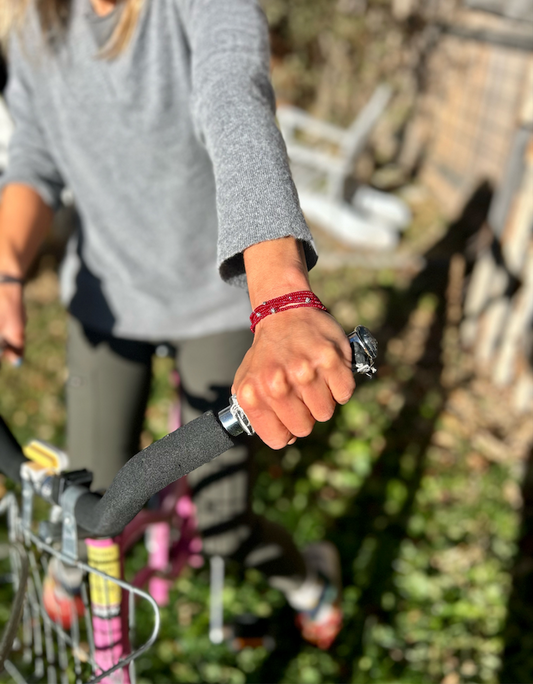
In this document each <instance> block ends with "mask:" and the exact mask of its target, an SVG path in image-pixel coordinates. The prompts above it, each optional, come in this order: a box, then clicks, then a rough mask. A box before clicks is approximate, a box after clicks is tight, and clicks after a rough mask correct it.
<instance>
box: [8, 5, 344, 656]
mask: <svg viewBox="0 0 533 684" xmlns="http://www.w3.org/2000/svg"><path fill="white" fill-rule="evenodd" d="M8 32H9V33H10V35H11V40H10V44H9V66H10V79H9V83H8V89H7V99H8V103H9V106H10V109H11V112H12V114H13V117H14V120H15V125H16V128H15V134H14V136H13V140H12V143H11V147H10V162H9V166H8V169H7V171H6V174H5V177H4V179H3V188H4V189H3V194H2V203H1V207H0V336H1V338H2V340H3V346H4V358H5V359H7V360H10V361H12V362H14V361H16V359H18V358H20V357H21V355H22V352H23V346H24V312H23V304H22V287H21V284H22V282H23V278H24V275H25V273H26V272H27V269H28V268H29V266H30V264H31V262H32V260H33V258H34V257H35V254H36V253H37V251H38V248H39V245H40V244H41V242H42V240H43V238H44V236H45V234H46V232H47V230H48V229H49V225H50V222H51V219H52V215H53V211H54V209H55V208H56V207H57V206H58V205H59V203H60V198H61V193H62V191H63V189H64V187H65V186H68V187H69V188H70V190H71V191H72V192H73V194H74V197H75V200H76V205H77V208H78V211H79V215H80V225H79V227H78V230H77V232H76V235H75V236H74V238H73V239H72V240H71V242H70V244H69V248H68V250H67V256H66V259H65V263H64V265H63V268H62V274H61V284H62V296H63V300H64V302H65V304H66V305H67V307H68V310H69V313H70V322H69V346H68V365H69V380H68V383H67V410H68V443H69V452H70V454H71V458H72V461H73V464H74V465H83V466H85V467H88V468H91V469H92V470H94V471H95V473H96V478H97V480H96V486H105V485H106V484H107V483H108V482H109V480H110V479H111V477H112V476H113V475H114V473H115V472H116V470H117V469H118V468H119V467H120V466H121V465H122V463H123V462H124V460H125V459H127V458H128V457H129V456H130V455H131V454H133V453H135V451H136V450H137V448H138V437H139V431H140V427H141V424H142V415H143V413H144V408H145V403H146V398H147V394H148V389H149V381H150V359H151V353H152V349H153V345H154V344H155V343H157V342H160V341H162V340H165V341H171V342H173V343H174V344H175V345H176V348H177V349H178V358H177V362H178V364H179V368H180V373H181V376H182V381H183V387H184V391H185V397H186V408H185V411H186V417H187V418H188V419H190V418H192V417H194V416H195V415H197V414H198V412H199V411H203V410H205V409H206V408H210V407H212V408H215V410H216V409H217V408H219V407H220V406H221V405H224V404H226V403H227V399H228V393H229V389H228V388H229V386H230V385H231V383H232V379H233V376H234V380H233V387H232V391H233V392H234V393H235V394H236V396H237V399H238V401H239V403H240V405H241V406H242V408H243V410H244V411H245V412H246V413H247V415H248V417H249V419H250V421H251V423H252V425H253V427H254V428H255V430H256V432H257V434H258V435H259V436H260V437H261V439H262V440H263V441H264V442H266V443H267V444H268V445H269V446H271V447H272V448H274V449H279V448H282V447H284V446H285V445H287V444H292V443H293V442H294V441H295V440H296V438H297V437H302V436H305V435H307V434H309V432H310V431H311V429H312V426H313V424H314V422H315V420H319V421H324V420H328V419H329V418H330V417H331V415H332V413H333V410H334V407H335V403H336V402H339V403H345V402H346V401H348V399H349V398H350V396H351V394H352V392H353V389H354V381H353V376H352V374H351V363H350V362H351V354H350V348H349V345H348V343H347V340H346V337H345V335H344V333H343V331H342V330H341V328H340V327H339V326H338V325H337V323H336V322H335V321H334V320H333V319H332V318H331V317H330V316H329V315H328V314H327V313H325V312H324V311H323V310H321V309H320V308H319V307H320V303H319V302H318V301H317V300H315V299H313V297H312V295H310V296H309V297H308V299H310V302H308V303H307V305H306V306H303V307H301V306H299V305H294V302H292V303H290V304H288V305H287V306H285V307H283V308H284V310H283V311H281V312H279V313H276V314H275V315H267V316H266V317H265V313H266V314H269V313H270V311H271V309H270V308H269V307H267V309H262V310H259V311H258V313H263V318H264V320H263V319H261V320H259V319H258V318H257V317H256V321H255V322H256V323H257V327H256V332H255V336H254V339H253V345H252V346H251V347H250V342H251V335H250V332H249V331H248V330H247V317H248V314H249V313H250V303H251V307H252V309H256V308H257V307H258V306H260V305H261V304H262V303H263V302H265V301H271V300H273V299H274V298H277V297H279V296H284V295H290V293H293V292H296V291H308V290H309V289H310V288H309V281H308V276H307V269H308V267H312V266H313V265H314V263H315V261H316V253H315V250H314V246H313V243H312V238H311V235H310V233H309V230H308V228H307V226H306V224H305V221H304V219H303V216H302V214H301V211H300V208H299V204H298V200H297V196H296V191H295V188H294V185H293V183H292V180H291V177H290V172H289V168H288V164H287V159H286V152H285V148H284V145H283V142H282V140H281V137H280V134H279V132H278V130H277V128H276V125H275V119H274V98H273V93H272V89H271V86H270V82H269V75H268V65H269V51H268V34H267V29H266V25H265V21H264V16H263V15H262V13H261V11H260V9H259V7H258V3H257V2H255V1H252V0H225V2H220V1H218V0H144V1H143V0H123V1H122V2H118V1H117V0H41V2H39V3H38V4H36V3H35V4H34V3H33V2H31V1H27V2H25V3H21V0H4V16H3V34H4V36H5V35H7V33H8ZM231 285H237V286H239V287H231ZM287 301H288V300H285V303H286V304H287ZM309 303H310V305H309ZM274 308H275V307H274V306H273V307H272V309H274ZM243 357H244V358H243ZM246 461H247V454H246V448H245V447H244V446H243V447H242V449H241V451H240V452H239V451H238V450H234V451H232V452H230V453H228V454H226V455H225V456H224V457H221V458H220V459H217V461H216V462H215V463H213V464H210V465H209V466H207V467H206V468H205V469H202V470H201V471H198V472H197V473H195V475H194V476H193V477H192V478H191V482H192V486H193V490H194V492H195V494H196V503H197V507H198V517H199V524H200V527H201V529H202V531H203V536H204V542H205V548H206V551H207V552H208V553H222V554H224V555H226V556H233V557H236V558H238V559H240V560H241V561H243V562H245V563H246V564H248V565H254V566H256V567H259V568H261V569H262V570H263V571H264V572H265V573H266V574H267V576H268V577H269V579H270V581H271V582H272V584H273V585H275V586H278V587H279V588H281V589H282V590H283V591H284V592H285V593H286V595H287V597H288V599H289V601H290V603H291V604H292V605H293V606H294V607H295V608H296V609H297V610H299V611H300V622H301V623H302V625H303V632H304V636H306V637H307V638H310V639H312V640H314V641H315V642H316V643H320V644H321V645H327V644H328V643H329V642H330V641H331V638H332V635H333V638H334V633H336V631H338V629H339V625H340V619H339V611H338V609H337V608H336V606H335V598H334V597H333V598H332V592H330V591H325V590H324V589H325V588H326V589H327V580H325V579H323V578H322V579H321V577H319V575H320V574H322V575H323V574H326V575H328V574H330V575H332V573H333V571H332V570H331V567H330V566H331V563H332V561H331V553H330V552H331V549H329V548H326V547H320V548H319V549H317V548H314V549H313V550H311V551H310V552H309V553H308V554H307V556H308V558H307V563H306V562H305V561H304V559H303V558H302V556H301V555H300V554H299V552H298V551H297V550H296V548H295V547H294V544H293V543H292V541H291V540H290V538H289V537H288V535H287V534H286V532H284V531H283V530H281V529H280V528H279V527H277V526H273V525H272V524H271V523H268V522H267V521H265V520H263V519H260V518H258V517H257V516H254V515H253V514H252V512H251V509H250V505H249V497H248V479H247V475H246V473H245V464H246ZM328 554H329V555H328ZM326 566H327V567H326ZM328 568H329V569H328ZM330 584H334V581H333V579H332V578H331V577H330ZM333 594H334V592H333ZM326 597H327V598H326ZM317 630H318V632H317ZM317 633H318V636H316V635H317ZM324 635H325V636H324Z"/></svg>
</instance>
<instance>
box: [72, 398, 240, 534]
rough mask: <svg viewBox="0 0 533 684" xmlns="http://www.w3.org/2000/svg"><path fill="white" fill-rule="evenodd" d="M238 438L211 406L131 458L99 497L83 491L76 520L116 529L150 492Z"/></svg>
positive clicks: (93, 530)
mask: <svg viewBox="0 0 533 684" xmlns="http://www.w3.org/2000/svg"><path fill="white" fill-rule="evenodd" d="M236 443H237V440H235V439H234V438H232V437H231V436H230V435H229V434H228V433H227V432H226V431H225V430H224V428H223V427H222V426H221V425H220V423H219V422H218V420H217V419H216V418H215V416H214V415H213V413H212V412H211V411H208V412H207V413H204V414H203V415H202V416H200V417H199V418H196V420H193V421H192V422H190V423H187V424H186V425H184V426H183V427H181V428H179V429H178V430H175V431H174V432H171V433H170V434H168V435H167V436H166V437H163V438H162V439H160V440H158V441H157V442H154V443H153V444H151V445H150V446H149V447H146V449H143V451H141V452H139V453H138V454H137V455H136V456H134V457H133V458H131V459H130V460H129V461H128V462H127V463H126V465H125V466H124V467H123V468H121V469H120V471H119V472H118V474H117V475H116V477H115V479H114V480H113V482H112V483H111V485H110V487H109V489H108V490H107V491H106V493H105V494H104V495H103V496H102V497H100V496H98V495H97V494H93V493H87V494H84V495H82V496H81V497H80V498H79V499H78V501H77V502H76V506H75V509H74V512H75V515H76V520H77V522H78V525H80V527H82V528H83V529H84V530H86V531H87V532H89V533H90V534H93V535H94V536H98V537H114V536H116V535H118V534H120V533H121V532H122V530H123V529H124V528H125V527H126V525H127V524H128V523H129V522H130V521H131V520H132V519H133V518H134V517H135V516H136V515H137V513H138V512H139V511H140V510H141V509H142V507H143V506H144V504H145V503H146V502H147V501H148V500H149V499H150V497H151V496H153V495H154V494H157V492H159V491H161V490H162V489H163V488H164V487H167V486H168V485H169V484H171V483H172V482H175V481H176V480H178V479H179V478H180V477H183V476H184V475H187V473H190V472H191V471H193V470H195V469H196V468H198V467H200V466H201V465H204V463H207V462H209V461H211V460H212V459H214V458H215V457H216V456H220V454H222V453H224V451H227V450H228V449H231V447H233V446H235V444H236Z"/></svg>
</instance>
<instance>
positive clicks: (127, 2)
mask: <svg viewBox="0 0 533 684" xmlns="http://www.w3.org/2000/svg"><path fill="white" fill-rule="evenodd" d="M31 1H32V0H0V40H1V41H2V42H5V40H6V39H7V37H8V35H9V34H10V33H11V32H12V31H13V30H20V28H21V27H22V25H23V23H24V18H25V16H26V12H27V10H28V6H29V4H30V2H31ZM33 1H34V2H35V7H36V11H37V15H38V17H39V21H40V24H41V30H42V32H43V35H44V36H50V35H51V34H53V35H56V36H57V35H58V33H62V32H64V31H65V29H66V27H67V24H68V19H69V15H70V3H71V0H33ZM119 2H123V3H124V8H123V10H122V14H121V16H120V20H119V22H118V24H117V26H116V27H115V30H114V31H113V33H112V35H111V37H110V39H109V41H108V42H107V44H106V45H104V47H103V48H102V50H101V51H100V53H99V54H100V56H101V57H104V58H106V59H113V58H115V57H117V56H118V55H120V53H121V52H123V51H124V49H125V48H126V46H127V45H128V43H129V42H130V40H131V37H132V35H133V32H134V31H135V27H136V26H137V22H138V20H139V15H140V13H141V9H142V7H143V5H144V2H145V0H119Z"/></svg>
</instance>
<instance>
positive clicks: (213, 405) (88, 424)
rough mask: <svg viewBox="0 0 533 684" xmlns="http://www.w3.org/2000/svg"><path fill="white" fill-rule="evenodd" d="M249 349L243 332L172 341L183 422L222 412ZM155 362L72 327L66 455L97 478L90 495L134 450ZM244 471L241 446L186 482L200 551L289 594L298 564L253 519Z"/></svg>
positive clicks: (271, 531)
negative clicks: (230, 562)
mask: <svg viewBox="0 0 533 684" xmlns="http://www.w3.org/2000/svg"><path fill="white" fill-rule="evenodd" d="M251 341H252V339H251V333H250V332H249V331H248V330H238V331H234V332H227V333H218V334H215V335H207V336H205V337H201V338H196V339H189V340H176V341H173V345H174V346H175V347H176V350H177V352H176V365H177V367H178V369H179V373H180V378H181V385H182V394H183V416H184V419H185V421H186V422H187V421H190V420H192V419H193V418H196V417H197V416H198V415H200V414H201V413H203V412H204V411H207V410H209V409H211V410H214V411H219V410H220V409H221V408H223V407H224V406H227V404H228V399H229V395H230V387H231V383H232V381H233V376H234V374H235V371H236V370H237V368H238V366H239V364H240V362H241V360H242V358H243V356H244V354H245V353H246V351H247V350H248V348H249V347H250V344H251ZM153 352H154V346H153V344H151V343H146V342H138V341H133V340H123V339H118V338H114V337H110V336H108V335H103V334H101V333H98V332H95V331H91V330H87V329H84V328H83V326H82V325H81V324H80V323H79V321H77V320H76V319H74V318H72V317H71V318H70V320H69V337H68V353H67V362H68V370H69V377H68V381H67V441H68V451H69V456H70V461H71V466H72V468H82V467H85V468H88V469H90V470H92V471H93V473H94V477H95V479H94V487H95V488H102V487H106V486H108V485H109V483H110V481H111V480H112V478H113V477H114V475H115V474H116V473H117V471H118V470H119V469H120V468H121V467H122V466H123V465H124V463H125V462H126V461H127V460H128V459H129V458H130V457H131V456H132V455H133V454H135V453H137V451H138V450H139V438H140V433H141V430H142V426H143V420H144V413H145V409H146V403H147V400H148V395H149V392H150V382H151V375H152V356H153ZM250 461H251V458H250V452H249V448H248V446H247V444H246V443H245V441H244V440H243V444H242V445H240V446H238V447H235V448H234V449H231V450H230V451H227V452H226V453H225V454H222V455H221V456H219V457H218V458H217V459H215V460H214V461H212V462H211V463H208V464H207V465H205V466H202V467H201V468H199V469H198V470H196V471H195V472H193V473H191V474H190V475H189V476H188V481H189V484H190V486H191V488H192V492H193V498H194V501H195V504H196V508H197V519H198V526H199V528H200V531H201V533H202V537H203V540H204V549H205V551H206V553H207V554H208V555H215V554H219V555H222V556H225V557H231V558H234V559H236V560H238V561H240V562H242V563H244V564H245V565H246V566H249V567H256V568H258V569H260V570H262V571H263V572H264V574H265V575H266V576H267V577H268V578H269V579H270V580H271V583H272V584H274V585H276V586H278V587H279V588H280V589H283V590H289V589H292V588H295V587H296V586H298V585H299V584H300V583H301V582H302V580H303V578H304V575H305V566H304V561H303V559H302V556H301V555H300V553H299V552H298V550H297V549H296V547H295V545H294V542H293V541H292V539H291V537H290V536H289V534H288V533H287V532H286V531H285V530H284V529H283V528H282V527H280V526H279V525H276V524H274V523H271V522H270V521H268V520H266V519H265V518H263V517H261V516H258V515H256V514H254V513H253V511H252V507H251V496H250V494H251V487H250V480H251V478H250V465H251V463H250Z"/></svg>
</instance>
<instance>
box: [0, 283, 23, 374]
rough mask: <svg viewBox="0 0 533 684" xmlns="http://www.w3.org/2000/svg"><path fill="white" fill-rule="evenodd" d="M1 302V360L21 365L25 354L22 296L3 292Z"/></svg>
mask: <svg viewBox="0 0 533 684" xmlns="http://www.w3.org/2000/svg"><path fill="white" fill-rule="evenodd" d="M2 294H3V298H2V300H0V359H1V360H2V361H6V362H8V363H11V364H12V365H14V366H17V365H20V363H21V362H22V355H23V353H24V322H25V314H24V307H23V305H22V298H21V294H20V293H17V292H16V291H15V292H9V291H3V293H2Z"/></svg>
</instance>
